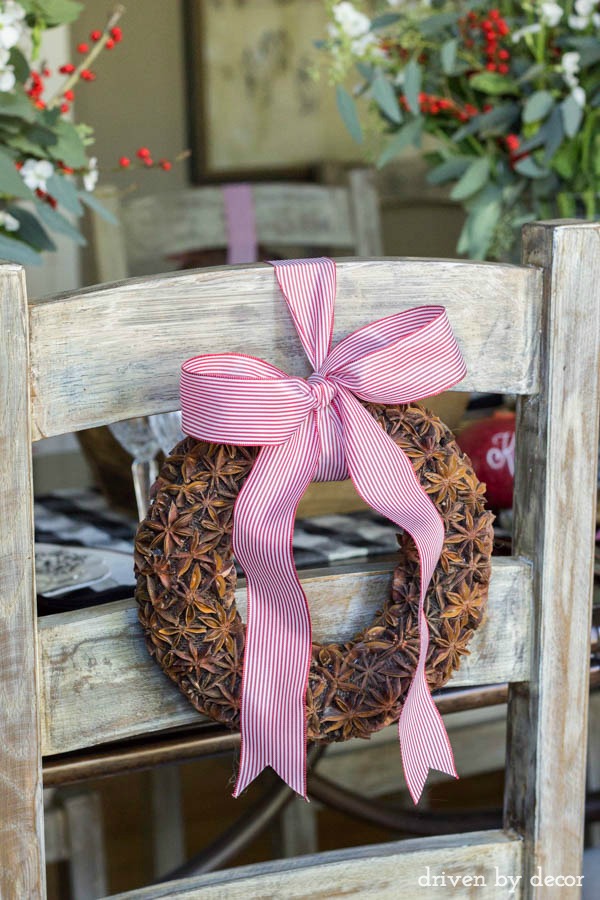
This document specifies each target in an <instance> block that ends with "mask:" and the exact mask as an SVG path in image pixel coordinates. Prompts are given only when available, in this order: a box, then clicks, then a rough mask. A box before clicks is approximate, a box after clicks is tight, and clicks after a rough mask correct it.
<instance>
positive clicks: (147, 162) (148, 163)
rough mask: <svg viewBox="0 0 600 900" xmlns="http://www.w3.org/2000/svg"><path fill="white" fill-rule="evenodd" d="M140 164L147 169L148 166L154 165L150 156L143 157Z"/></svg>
mask: <svg viewBox="0 0 600 900" xmlns="http://www.w3.org/2000/svg"><path fill="white" fill-rule="evenodd" d="M142 162H143V163H144V165H145V166H148V168H150V166H153V165H154V160H153V159H152V157H151V156H146V157H144V159H143V160H142Z"/></svg>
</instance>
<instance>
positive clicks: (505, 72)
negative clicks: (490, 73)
mask: <svg viewBox="0 0 600 900" xmlns="http://www.w3.org/2000/svg"><path fill="white" fill-rule="evenodd" d="M498 71H499V72H500V74H501V75H508V72H509V68H508V66H507V65H506V63H501V64H500V65H499V66H498Z"/></svg>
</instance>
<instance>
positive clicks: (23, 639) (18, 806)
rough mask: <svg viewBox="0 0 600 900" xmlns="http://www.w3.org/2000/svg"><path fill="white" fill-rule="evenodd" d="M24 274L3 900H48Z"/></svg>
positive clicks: (6, 470)
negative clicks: (39, 899)
mask: <svg viewBox="0 0 600 900" xmlns="http://www.w3.org/2000/svg"><path fill="white" fill-rule="evenodd" d="M28 349H29V348H28V311H27V297H26V288H25V274H24V271H23V269H22V268H21V267H20V266H17V265H14V264H12V263H3V264H1V265H0V385H1V386H2V397H1V400H0V522H1V523H2V544H1V546H0V710H1V712H0V742H1V747H2V779H0V897H3V898H6V900H17V898H22V897H31V898H36V900H37V898H43V897H45V895H46V888H45V869H44V807H43V794H42V771H41V753H40V727H39V710H38V703H37V697H38V692H37V689H36V687H37V655H38V649H37V647H38V645H37V627H36V610H35V590H34V559H33V481H32V465H31V428H30V402H29V388H28V384H29V378H28Z"/></svg>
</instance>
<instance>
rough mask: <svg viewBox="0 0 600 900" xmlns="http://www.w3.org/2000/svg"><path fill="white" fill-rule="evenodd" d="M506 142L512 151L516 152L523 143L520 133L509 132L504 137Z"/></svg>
mask: <svg viewBox="0 0 600 900" xmlns="http://www.w3.org/2000/svg"><path fill="white" fill-rule="evenodd" d="M504 142H505V144H506V146H507V147H508V149H509V150H510V152H511V153H514V152H515V150H518V149H519V146H520V144H521V141H520V138H519V135H518V134H507V135H506V137H505V139H504Z"/></svg>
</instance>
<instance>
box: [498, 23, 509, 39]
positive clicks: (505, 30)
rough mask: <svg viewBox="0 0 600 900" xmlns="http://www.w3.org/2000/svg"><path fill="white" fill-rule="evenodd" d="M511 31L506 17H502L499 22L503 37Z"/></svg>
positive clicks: (499, 31) (500, 32) (499, 30)
mask: <svg viewBox="0 0 600 900" xmlns="http://www.w3.org/2000/svg"><path fill="white" fill-rule="evenodd" d="M509 32H510V28H509V27H508V25H507V24H506V22H505V21H504V19H500V21H499V22H498V33H499V34H501V35H502V37H505V36H506V35H507V34H508V33H509Z"/></svg>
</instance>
